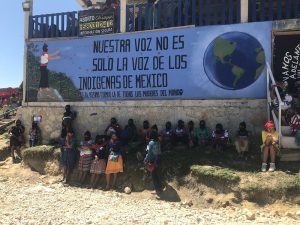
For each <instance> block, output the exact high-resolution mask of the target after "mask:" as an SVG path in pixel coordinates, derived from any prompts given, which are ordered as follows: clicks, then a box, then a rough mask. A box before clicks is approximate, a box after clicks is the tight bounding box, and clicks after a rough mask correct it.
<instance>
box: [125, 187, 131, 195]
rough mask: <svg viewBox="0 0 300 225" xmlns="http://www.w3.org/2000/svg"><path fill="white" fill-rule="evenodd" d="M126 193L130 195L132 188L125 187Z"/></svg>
mask: <svg viewBox="0 0 300 225" xmlns="http://www.w3.org/2000/svg"><path fill="white" fill-rule="evenodd" d="M124 192H125V193H126V194H128V195H129V194H130V193H131V188H130V187H125V188H124Z"/></svg>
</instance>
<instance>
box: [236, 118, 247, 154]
mask: <svg viewBox="0 0 300 225" xmlns="http://www.w3.org/2000/svg"><path fill="white" fill-rule="evenodd" d="M248 136H249V134H248V131H247V129H246V123H245V122H241V123H240V126H239V129H238V131H237V132H236V137H235V138H236V139H235V142H234V144H235V148H236V151H237V153H238V154H239V156H240V157H243V156H244V155H245V152H248V144H249V143H248Z"/></svg>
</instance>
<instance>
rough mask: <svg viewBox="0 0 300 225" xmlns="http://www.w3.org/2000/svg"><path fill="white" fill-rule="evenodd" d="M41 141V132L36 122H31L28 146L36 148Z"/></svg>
mask: <svg viewBox="0 0 300 225" xmlns="http://www.w3.org/2000/svg"><path fill="white" fill-rule="evenodd" d="M40 141H41V130H40V128H39V127H38V125H37V123H36V122H32V126H31V129H30V132H29V146H30V147H33V146H37V145H39V144H40Z"/></svg>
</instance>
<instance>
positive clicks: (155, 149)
mask: <svg viewBox="0 0 300 225" xmlns="http://www.w3.org/2000/svg"><path fill="white" fill-rule="evenodd" d="M144 162H145V163H146V165H147V164H148V165H147V166H148V167H149V165H152V167H153V168H152V169H151V171H149V172H151V176H152V181H153V185H154V189H155V192H156V194H157V195H158V196H159V194H160V193H161V192H162V191H163V185H162V182H161V179H160V176H159V166H160V162H161V160H160V154H159V143H158V134H157V132H156V131H152V132H151V133H150V141H149V144H148V146H147V155H146V157H145V159H144Z"/></svg>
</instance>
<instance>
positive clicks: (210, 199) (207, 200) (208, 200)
mask: <svg viewBox="0 0 300 225" xmlns="http://www.w3.org/2000/svg"><path fill="white" fill-rule="evenodd" d="M213 201H214V200H213V199H212V198H208V199H206V202H207V203H213Z"/></svg>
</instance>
